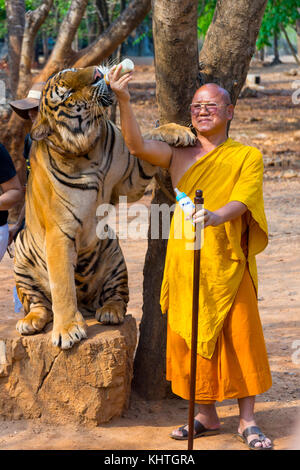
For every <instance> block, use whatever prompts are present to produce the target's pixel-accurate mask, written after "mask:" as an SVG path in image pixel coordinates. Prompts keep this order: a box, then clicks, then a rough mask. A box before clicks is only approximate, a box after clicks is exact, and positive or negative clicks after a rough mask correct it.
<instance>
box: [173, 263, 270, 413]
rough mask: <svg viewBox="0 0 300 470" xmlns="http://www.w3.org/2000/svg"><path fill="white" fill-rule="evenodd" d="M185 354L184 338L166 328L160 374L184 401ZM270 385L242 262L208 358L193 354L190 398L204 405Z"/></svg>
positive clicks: (186, 387)
mask: <svg viewBox="0 0 300 470" xmlns="http://www.w3.org/2000/svg"><path fill="white" fill-rule="evenodd" d="M190 362H191V354H190V349H189V348H188V346H187V344H186V342H185V340H184V339H183V338H182V337H181V336H179V335H178V334H176V333H175V332H174V331H172V330H171V328H170V325H169V324H168V330H167V367H166V378H167V380H169V381H171V382H172V391H173V393H175V394H176V395H179V396H180V397H182V398H184V399H185V400H188V399H189V395H190ZM271 385H272V378H271V373H270V368H269V362H268V358H267V351H266V347H265V341H264V336H263V330H262V325H261V321H260V317H259V312H258V308H257V298H256V294H255V289H254V285H253V282H252V279H251V277H250V274H249V269H248V266H246V268H245V271H244V275H243V279H242V282H241V284H240V286H239V290H238V292H237V295H236V297H235V299H234V302H233V305H232V307H231V309H230V311H229V313H228V314H227V316H226V319H225V321H224V325H223V328H222V330H221V333H220V334H219V336H218V339H217V343H216V347H215V350H214V353H213V356H212V358H211V359H207V358H204V357H202V356H200V354H197V373H196V390H195V400H196V402H197V403H202V404H210V403H214V402H215V401H223V400H226V399H230V398H243V397H248V396H252V395H259V394H261V393H263V392H265V391H266V390H268V389H269V388H270V387H271Z"/></svg>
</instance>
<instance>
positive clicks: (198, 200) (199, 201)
mask: <svg viewBox="0 0 300 470" xmlns="http://www.w3.org/2000/svg"><path fill="white" fill-rule="evenodd" d="M203 202H204V200H203V197H202V191H201V190H200V189H197V190H196V195H195V199H194V203H195V207H196V212H198V211H199V210H200V209H201V208H202V207H203ZM201 226H202V224H199V223H196V227H195V242H194V277H193V313H192V344H191V369H190V401H189V431H188V450H193V442H194V409H195V390H196V366H197V339H198V311H199V286H200V254H201Z"/></svg>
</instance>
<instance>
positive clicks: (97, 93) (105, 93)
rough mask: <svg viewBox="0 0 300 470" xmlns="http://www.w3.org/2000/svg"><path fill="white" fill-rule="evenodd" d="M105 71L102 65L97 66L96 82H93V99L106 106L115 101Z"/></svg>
mask: <svg viewBox="0 0 300 470" xmlns="http://www.w3.org/2000/svg"><path fill="white" fill-rule="evenodd" d="M104 75H105V71H104V70H101V68H100V67H96V69H95V75H94V82H93V83H92V87H93V91H92V97H93V100H95V101H98V102H99V103H100V104H101V105H102V106H103V107H104V108H107V107H108V106H111V105H112V104H113V102H114V94H113V91H112V89H111V88H110V86H109V85H108V84H107V83H106V81H105V79H104Z"/></svg>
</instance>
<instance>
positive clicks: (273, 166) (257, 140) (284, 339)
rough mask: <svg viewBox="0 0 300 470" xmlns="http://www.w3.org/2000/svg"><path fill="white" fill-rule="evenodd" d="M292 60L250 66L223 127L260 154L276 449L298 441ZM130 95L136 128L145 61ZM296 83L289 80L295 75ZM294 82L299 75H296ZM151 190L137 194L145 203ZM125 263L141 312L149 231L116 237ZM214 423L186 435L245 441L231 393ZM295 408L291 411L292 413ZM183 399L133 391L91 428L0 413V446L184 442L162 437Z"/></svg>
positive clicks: (297, 124) (298, 152) (299, 129)
mask: <svg viewBox="0 0 300 470" xmlns="http://www.w3.org/2000/svg"><path fill="white" fill-rule="evenodd" d="M292 68H295V65H294V64H293V63H292V62H290V63H285V64H283V65H279V66H276V67H261V66H258V65H257V66H256V67H254V66H253V67H252V68H251V71H250V72H251V73H255V74H259V75H260V76H261V83H260V86H261V87H264V88H260V89H259V90H258V96H256V97H251V98H250V97H249V98H243V99H240V100H239V101H238V104H237V106H236V112H235V118H234V121H233V123H232V126H231V137H232V138H234V139H236V140H239V141H241V142H243V143H246V144H251V145H254V146H256V147H258V148H259V149H260V150H261V151H262V152H263V155H264V160H265V179H264V198H265V210H266V215H267V219H268V224H269V232H270V241H269V245H268V247H267V249H266V250H265V251H264V252H263V253H261V254H260V255H259V256H258V257H257V263H258V272H259V297H258V301H259V310H260V314H261V319H262V323H263V328H264V334H265V339H266V345H267V350H268V353H269V361H270V367H271V371H272V377H273V386H272V388H271V389H270V390H269V391H267V392H266V393H265V394H263V395H261V396H259V397H258V398H257V404H256V418H257V423H258V424H259V425H260V426H261V428H262V429H263V431H264V432H265V433H266V434H267V435H268V436H269V437H270V438H271V439H272V440H273V442H274V448H275V449H277V450H282V449H290V448H295V447H296V448H298V449H300V432H299V427H300V426H299V425H298V431H297V432H296V425H297V423H298V424H299V423H300V411H299V404H300V393H299V392H300V382H299V364H300V320H299V311H300V291H299V280H300V249H299V248H300V226H299V218H300V135H299V133H300V103H299V104H298V105H297V104H294V103H293V102H292V93H293V92H295V89H294V88H293V86H295V81H296V80H300V71H299V72H298V73H299V75H298V76H294V75H287V74H286V73H287V72H288V71H289V70H290V69H292ZM135 82H139V83H141V82H143V83H144V82H147V83H148V84H149V86H148V87H147V86H145V87H144V88H142V89H138V88H136V89H135V88H134V87H133V91H132V94H133V102H134V107H135V111H136V114H137V118H138V120H139V123H140V125H141V127H142V130H143V131H146V129H148V128H149V127H152V126H154V125H155V121H156V119H157V118H158V114H157V107H156V105H155V91H154V88H152V87H151V85H150V84H151V83H153V82H154V71H153V67H150V66H139V67H137V73H136V76H135ZM293 84H294V85H293ZM298 88H300V81H299V82H298ZM150 201H151V194H147V195H145V196H144V198H143V199H142V201H141V202H144V203H145V204H147V205H149V204H150ZM121 245H122V249H123V252H124V255H125V258H126V261H127V266H128V270H129V287H130V297H131V298H130V303H129V307H128V313H131V314H132V315H133V316H134V317H135V318H136V320H137V322H139V321H140V319H141V313H142V281H143V279H142V278H143V263H144V256H145V253H146V249H147V240H122V241H121ZM0 285H1V294H0V295H1V297H0V315H6V316H9V317H10V318H12V317H14V307H13V300H12V288H13V285H14V282H13V273H12V260H11V259H10V258H9V257H8V255H5V258H4V260H3V261H2V262H1V265H0ZM217 410H218V414H219V416H220V420H221V426H222V432H221V434H220V435H218V436H211V437H203V438H201V439H197V440H195V442H194V449H196V450H224V449H225V450H246V449H247V448H246V446H245V445H244V444H243V443H241V442H240V441H238V440H237V439H236V437H235V436H234V433H235V432H236V430H237V426H238V407H237V404H236V401H234V400H228V401H225V402H222V403H218V405H217ZM297 417H298V419H297ZM187 419H188V403H187V402H185V401H183V400H181V399H176V398H173V399H167V400H162V401H153V402H152V401H151V402H146V401H144V400H143V399H142V398H141V397H139V396H137V395H136V394H135V393H132V396H131V403H130V407H129V409H128V411H126V413H124V416H122V417H120V418H115V419H113V420H112V421H111V422H109V423H107V424H105V425H101V426H99V427H95V428H88V427H84V426H75V425H68V426H66V425H64V426H57V425H55V426H54V425H50V424H47V423H44V422H43V421H42V420H41V419H40V420H32V421H26V420H18V421H7V420H0V449H1V450H21V449H22V450H23V449H26V450H29V449H32V450H42V449H43V450H45V449H48V450H54V449H55V450H62V449H70V450H79V449H84V450H91V449H94V450H100V449H102V450H108V449H114V450H186V449H187V442H185V441H174V440H172V439H170V438H169V433H170V432H171V431H172V429H173V428H175V427H177V426H179V425H181V424H183V423H185V422H187Z"/></svg>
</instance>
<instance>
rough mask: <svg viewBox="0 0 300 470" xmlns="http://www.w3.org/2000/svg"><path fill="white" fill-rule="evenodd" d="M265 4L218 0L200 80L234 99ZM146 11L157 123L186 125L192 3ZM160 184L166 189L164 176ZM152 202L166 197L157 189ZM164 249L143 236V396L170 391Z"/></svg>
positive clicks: (137, 367) (160, 1) (139, 376)
mask: <svg viewBox="0 0 300 470" xmlns="http://www.w3.org/2000/svg"><path fill="white" fill-rule="evenodd" d="M266 3H267V0H236V1H235V2H232V0H218V2H217V6H216V10H215V14H214V17H213V21H212V23H211V26H210V28H209V30H208V32H207V35H206V37H205V41H204V44H203V47H202V50H201V53H200V67H201V74H200V77H199V78H200V81H201V83H202V84H204V83H207V82H215V83H218V84H220V85H221V86H223V87H224V88H226V89H227V90H228V91H229V93H230V94H231V97H232V100H233V102H234V103H235V102H236V100H237V97H238V95H239V93H240V90H241V89H242V86H243V84H244V81H245V79H246V76H247V72H248V68H249V64H250V60H251V57H252V55H253V53H254V51H255V44H256V39H257V35H258V32H259V28H260V24H261V20H262V17H263V13H264V10H265V7H266ZM152 9H153V33H154V46H155V68H156V81H157V93H158V96H157V99H158V104H159V110H160V122H161V124H163V123H166V122H170V121H174V122H177V123H179V124H188V123H189V122H190V115H189V103H190V102H191V99H192V95H193V93H194V91H195V89H196V88H197V86H198V84H197V72H198V60H197V54H196V44H197V36H196V18H197V13H196V12H195V11H196V10H197V2H196V1H195V2H191V1H185V0H176V1H175V0H173V1H166V0H153V2H152ZM164 184H165V185H167V187H172V186H171V182H170V178H166V179H165V183H164ZM204 197H205V195H204ZM152 202H153V203H154V202H155V203H157V204H162V203H165V202H167V201H166V199H165V196H164V194H163V193H162V191H161V190H159V189H157V190H156V192H155V197H154V199H153V201H152ZM172 202H173V201H172ZM169 204H170V201H169ZM165 249H166V241H165V240H151V239H150V237H149V240H148V251H147V255H146V260H145V267H144V294H143V295H144V305H143V316H142V321H141V325H140V339H139V344H138V348H137V352H136V358H135V364H134V380H133V386H134V387H135V389H136V390H137V391H138V393H139V394H140V395H142V396H143V397H144V398H146V399H154V400H155V399H156V400H157V399H161V398H163V397H165V396H167V395H168V394H169V390H170V388H169V384H168V382H167V381H166V379H165V351H166V319H165V318H164V317H163V316H162V314H161V310H160V305H159V298H160V287H161V281H162V275H163V266H164V259H165Z"/></svg>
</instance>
